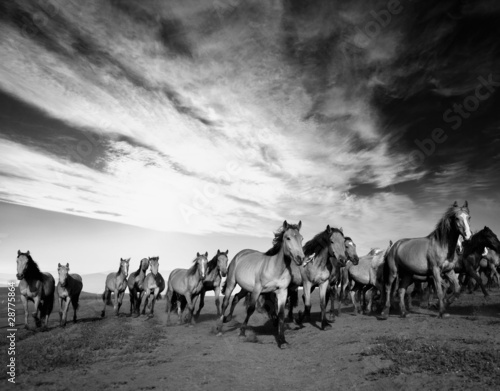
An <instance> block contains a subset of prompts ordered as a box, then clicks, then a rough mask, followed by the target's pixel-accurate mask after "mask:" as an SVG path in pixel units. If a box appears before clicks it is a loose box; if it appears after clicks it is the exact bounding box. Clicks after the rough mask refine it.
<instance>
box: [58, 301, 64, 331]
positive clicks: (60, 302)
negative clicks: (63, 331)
mask: <svg viewBox="0 0 500 391" xmlns="http://www.w3.org/2000/svg"><path fill="white" fill-rule="evenodd" d="M63 308H64V299H62V298H59V326H61V327H62V325H63V321H62V318H63Z"/></svg>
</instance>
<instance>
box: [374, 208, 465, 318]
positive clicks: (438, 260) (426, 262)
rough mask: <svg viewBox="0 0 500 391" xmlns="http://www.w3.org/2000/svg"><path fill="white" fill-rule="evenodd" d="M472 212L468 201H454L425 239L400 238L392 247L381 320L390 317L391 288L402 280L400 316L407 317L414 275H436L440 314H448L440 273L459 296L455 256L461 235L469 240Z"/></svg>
mask: <svg viewBox="0 0 500 391" xmlns="http://www.w3.org/2000/svg"><path fill="white" fill-rule="evenodd" d="M469 220H470V213H469V208H468V204H467V201H465V204H464V205H463V206H462V207H459V206H458V204H457V203H456V202H455V203H454V204H453V205H452V206H451V207H450V208H448V210H447V211H446V212H445V214H444V215H443V217H442V218H441V219H440V220H439V222H438V223H437V225H436V228H435V229H434V231H432V232H431V233H430V234H429V235H427V236H426V237H423V238H415V239H400V240H398V241H397V242H396V243H394V245H393V246H392V247H391V248H390V250H389V252H388V254H387V256H386V258H385V262H386V268H385V272H384V274H385V276H384V277H385V278H384V280H385V287H384V289H383V291H382V296H383V297H382V298H383V302H384V309H383V310H382V313H381V314H380V316H379V319H382V320H383V319H387V318H388V317H389V309H390V302H391V289H392V285H393V282H394V281H395V280H396V277H398V280H399V298H400V300H399V305H400V307H401V317H405V316H406V308H405V304H404V297H405V293H406V289H407V288H408V286H409V285H410V284H411V283H413V280H414V276H415V275H416V276H421V277H427V276H431V275H432V276H433V277H434V281H435V286H436V290H437V293H438V298H439V317H443V316H445V317H447V316H449V315H448V314H445V313H444V310H445V303H444V293H443V289H442V286H441V282H442V278H441V274H442V273H446V274H447V276H448V278H449V279H450V281H451V282H452V283H453V285H454V287H455V294H456V295H458V294H459V291H460V288H459V283H458V278H457V276H456V275H455V273H454V271H453V268H454V266H455V265H454V262H453V259H454V255H455V250H456V247H457V242H458V237H459V236H460V235H462V236H463V237H464V238H465V240H468V239H470V237H471V235H472V234H471V230H470V226H469Z"/></svg>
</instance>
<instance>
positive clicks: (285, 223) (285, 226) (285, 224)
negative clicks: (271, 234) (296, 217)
mask: <svg viewBox="0 0 500 391" xmlns="http://www.w3.org/2000/svg"><path fill="white" fill-rule="evenodd" d="M283 228H284V229H287V228H288V223H287V221H286V220H285V221H283Z"/></svg>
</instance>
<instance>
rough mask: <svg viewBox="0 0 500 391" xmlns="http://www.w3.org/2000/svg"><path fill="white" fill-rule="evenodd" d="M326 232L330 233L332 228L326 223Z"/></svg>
mask: <svg viewBox="0 0 500 391" xmlns="http://www.w3.org/2000/svg"><path fill="white" fill-rule="evenodd" d="M326 232H328V233H331V232H332V228H331V227H330V224H328V225H327V226H326Z"/></svg>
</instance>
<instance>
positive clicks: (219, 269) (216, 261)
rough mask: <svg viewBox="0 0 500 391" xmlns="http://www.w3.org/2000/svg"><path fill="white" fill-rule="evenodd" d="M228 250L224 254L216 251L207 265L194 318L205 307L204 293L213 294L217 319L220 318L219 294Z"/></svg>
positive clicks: (224, 275)
mask: <svg viewBox="0 0 500 391" xmlns="http://www.w3.org/2000/svg"><path fill="white" fill-rule="evenodd" d="M228 252H229V250H226V252H221V251H220V250H217V254H216V255H215V256H214V257H213V258H212V260H211V261H210V262H208V264H207V275H206V276H205V279H204V280H203V288H202V289H201V292H200V294H199V298H200V306H199V307H198V311H197V312H196V317H198V316H199V315H200V311H201V309H202V308H203V307H204V305H205V293H206V292H208V291H214V292H215V306H216V307H217V317H219V316H220V299H219V296H220V292H221V285H222V278H223V277H226V275H227V263H228V259H227V254H228ZM197 299H198V296H197V297H196V298H195V303H194V307H196V300H197Z"/></svg>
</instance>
